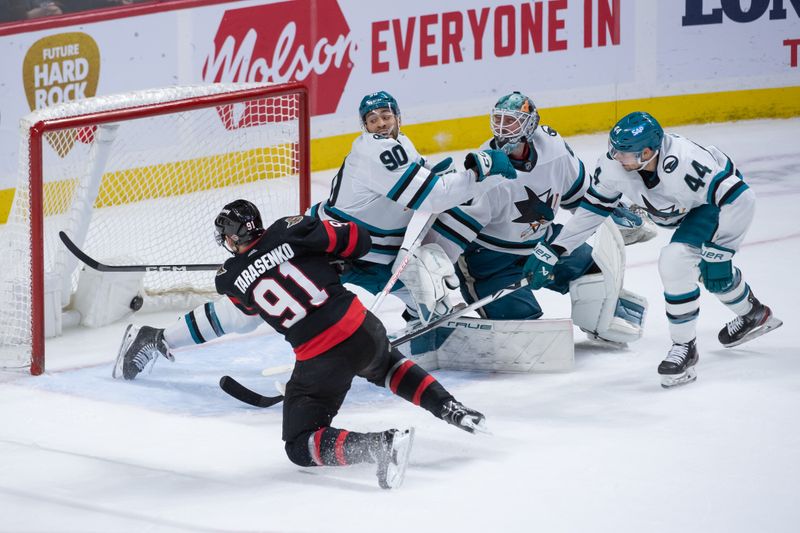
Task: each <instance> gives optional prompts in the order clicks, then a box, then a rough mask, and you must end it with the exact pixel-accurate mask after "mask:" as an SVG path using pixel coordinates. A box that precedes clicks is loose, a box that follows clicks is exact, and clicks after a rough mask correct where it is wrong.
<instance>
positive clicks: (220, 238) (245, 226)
mask: <svg viewBox="0 0 800 533" xmlns="http://www.w3.org/2000/svg"><path fill="white" fill-rule="evenodd" d="M214 226H215V227H216V230H217V236H216V239H217V244H219V245H220V246H224V247H225V249H226V250H228V251H229V252H231V253H236V251H235V250H232V249H230V248H229V247H228V243H227V241H226V239H225V238H226V237H230V238H231V240H232V241H233V242H234V243H235V244H237V245H247V244H250V243H251V242H253V241H255V240H256V239H258V238H259V237H261V235H262V234H263V233H264V226H263V224H262V223H261V213H259V212H258V208H257V207H256V206H255V205H254V204H253V203H252V202H248V201H247V200H235V201H233V202H231V203H229V204H227V205H226V206H225V207H223V208H222V211H220V213H219V215H217V218H216V220H214Z"/></svg>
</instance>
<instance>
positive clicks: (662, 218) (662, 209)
mask: <svg viewBox="0 0 800 533" xmlns="http://www.w3.org/2000/svg"><path fill="white" fill-rule="evenodd" d="M622 194H625V195H626V196H627V197H628V198H630V199H632V200H634V201H637V202H638V201H639V200H641V202H642V205H643V206H644V207H645V208H646V209H647V211H648V213H649V216H650V218H651V219H652V220H653V221H654V222H656V223H657V224H659V225H661V226H664V227H668V228H673V229H674V230H675V232H674V234H673V236H672V239H671V242H670V244H668V245H667V246H665V247H664V248H663V249H662V250H661V256H660V258H659V273H660V275H661V281H662V283H663V286H664V299H665V302H666V312H667V318H668V319H669V330H670V336H671V337H672V341H673V345H672V348H671V349H670V350H669V353H668V355H667V357H666V358H665V359H664V361H662V363H661V364H660V365H659V367H658V373H659V374H660V375H661V376H662V385H663V386H664V387H672V386H675V385H680V384H683V383H690V382H692V381H694V380H695V379H696V372H695V370H694V365H695V364H696V363H697V360H698V352H697V347H696V324H697V317H698V314H699V298H700V289H699V287H698V278H701V279H702V282H703V284H704V285H705V287H706V289H707V290H708V291H709V292H711V293H713V294H714V295H715V296H716V297H717V298H718V299H719V301H720V302H722V303H723V304H724V305H725V306H727V307H728V308H729V309H730V310H731V311H733V312H734V313H735V314H736V315H737V316H736V318H735V319H733V320H732V321H730V322H728V323H727V324H726V325H725V327H723V328H722V329H721V330H720V332H719V335H718V337H719V341H720V343H722V345H723V346H726V347H730V346H736V345H738V344H741V343H743V342H746V341H748V340H751V339H753V338H755V337H757V336H759V335H762V334H764V333H766V332H768V331H770V330H771V329H774V328H777V327H779V326H780V325H781V324H782V322H781V321H780V320H778V319H777V318H775V317H774V316H773V314H772V311H771V310H770V308H769V307H767V306H765V305H763V304H762V303H761V302H759V301H758V299H757V298H756V297H755V296H754V295H753V292H752V291H751V290H750V286H749V285H748V284H747V283H745V281H744V278H743V276H742V273H741V271H740V270H739V269H738V268H736V267H734V266H733V264H732V258H733V256H734V254H735V253H736V251H737V250H738V249H739V247H740V246H741V244H742V241H743V240H744V236H745V233H746V232H747V230H748V228H749V227H750V223H751V222H752V220H753V214H754V210H755V195H754V194H753V192H752V190H751V189H750V188H749V187H748V186H747V184H746V183H745V182H744V179H743V177H742V174H741V173H740V172H739V170H737V169H736V166H735V165H734V163H733V161H731V159H730V158H729V157H728V156H727V155H725V154H724V153H722V152H721V151H720V150H719V149H717V148H716V147H714V146H708V147H703V146H700V145H698V144H696V143H694V142H692V141H690V140H689V139H686V138H684V137H681V136H679V135H675V134H665V133H664V131H663V129H662V128H661V126H660V125H659V123H658V122H657V121H656V119H655V118H653V117H652V116H651V115H649V114H647V113H643V112H634V113H631V114H629V115H626V116H625V117H623V118H622V119H621V120H620V121H619V122H618V123H617V124H616V125H615V126H614V127H613V128H612V129H611V132H610V134H609V149H608V153H607V154H606V155H605V156H604V157H601V158H600V161H599V163H598V166H597V170H596V171H595V174H594V179H593V185H592V186H591V187H590V188H589V191H588V193H587V195H586V198H585V199H584V200H583V201H582V202H581V206H580V209H579V210H578V211H577V212H576V214H575V216H574V217H572V219H570V221H569V222H568V223H567V224H566V225H565V226H564V229H563V230H562V232H561V234H560V235H559V236H558V237H557V238H556V239H555V240H554V241H553V242H552V244H549V245H548V244H547V243H540V244H539V245H537V247H536V250H535V251H534V255H533V256H531V259H530V260H529V262H528V264H527V265H526V271H528V272H529V273H530V275H531V276H532V283H533V285H534V286H541V285H543V284H544V283H546V280H547V279H548V276H549V275H550V273H551V272H552V271H553V269H554V267H555V265H557V264H558V263H559V262H560V257H562V256H563V255H564V254H565V253H568V252H571V251H572V250H574V249H575V247H576V246H577V245H578V244H579V243H581V242H583V241H584V240H585V239H586V238H588V237H589V236H590V235H591V234H592V233H593V232H594V231H595V229H596V228H597V227H598V226H599V225H600V223H601V222H602V221H603V220H604V219H605V218H606V217H607V216H608V215H609V213H610V212H611V210H612V209H613V208H614V207H615V206H616V205H617V203H618V202H619V200H620V198H621V196H622Z"/></svg>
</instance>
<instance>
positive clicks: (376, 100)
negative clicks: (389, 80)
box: [358, 91, 400, 124]
mask: <svg viewBox="0 0 800 533" xmlns="http://www.w3.org/2000/svg"><path fill="white" fill-rule="evenodd" d="M383 108H389V109H391V110H392V113H394V114H395V115H396V116H398V117H399V116H400V106H398V105H397V100H395V99H394V96H392V95H391V94H389V93H387V92H386V91H378V92H376V93H369V94H368V95H366V96H365V97H364V98H362V99H361V104H359V106H358V117H359V118H360V119H361V123H362V124H364V118H365V117H366V116H367V113H369V112H370V111H375V110H376V109H383Z"/></svg>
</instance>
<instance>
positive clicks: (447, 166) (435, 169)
mask: <svg viewBox="0 0 800 533" xmlns="http://www.w3.org/2000/svg"><path fill="white" fill-rule="evenodd" d="M455 171H456V164H455V163H453V158H452V157H445V158H444V159H442V160H441V161H439V162H438V163H436V164H435V165H433V166H432V167H431V174H438V175H440V176H444V175H445V174H451V173H453V172H455Z"/></svg>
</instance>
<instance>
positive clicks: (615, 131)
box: [608, 111, 664, 170]
mask: <svg viewBox="0 0 800 533" xmlns="http://www.w3.org/2000/svg"><path fill="white" fill-rule="evenodd" d="M663 139H664V130H663V129H662V128H661V124H659V123H658V121H657V120H656V119H655V118H654V117H653V116H652V115H650V114H649V113H645V112H643V111H634V112H633V113H629V114H627V115H625V116H624V117H622V118H621V119H620V120H619V122H617V123H616V124H615V125H614V127H613V128H611V132H609V134H608V157H610V158H612V159H614V160H616V161H617V162H618V163H620V164H621V165H623V166H625V167H626V169H627V170H642V169H643V168H644V167H646V166H647V164H648V163H650V161H652V160H653V158H654V157H656V156H657V155H658V150H659V148H661V141H662V140H663ZM645 148H649V149H651V150H653V152H654V153H653V155H652V156H651V157H650V158H649V159H647V160H646V161H645V160H642V157H643V156H642V152H643V151H644V150H645ZM629 166H638V168H635V169H628V168H627V167H629Z"/></svg>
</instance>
